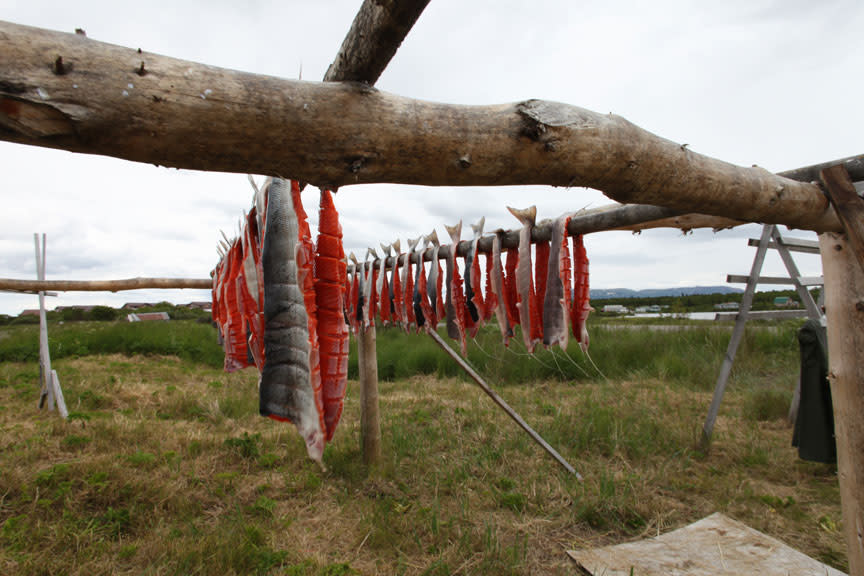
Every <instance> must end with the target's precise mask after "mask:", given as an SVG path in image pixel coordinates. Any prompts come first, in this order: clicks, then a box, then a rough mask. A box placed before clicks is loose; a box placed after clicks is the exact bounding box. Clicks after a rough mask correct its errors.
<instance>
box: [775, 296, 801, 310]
mask: <svg viewBox="0 0 864 576" xmlns="http://www.w3.org/2000/svg"><path fill="white" fill-rule="evenodd" d="M774 306H776V307H777V308H797V307H798V301H797V300H794V299H792V298H790V297H789V296H777V297H776V298H774Z"/></svg>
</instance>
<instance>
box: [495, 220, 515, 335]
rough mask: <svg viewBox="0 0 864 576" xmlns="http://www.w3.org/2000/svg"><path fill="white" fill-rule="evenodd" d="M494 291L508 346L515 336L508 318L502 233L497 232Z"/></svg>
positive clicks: (497, 317) (497, 311)
mask: <svg viewBox="0 0 864 576" xmlns="http://www.w3.org/2000/svg"><path fill="white" fill-rule="evenodd" d="M492 292H494V294H495V298H496V299H497V300H498V305H497V306H496V307H495V319H496V320H497V321H498V328H499V329H500V330H501V337H502V338H503V339H504V345H505V346H507V345H508V343H509V341H510V338H512V337H513V329H512V328H511V327H510V321H509V320H508V319H507V300H506V298H507V295H506V294H504V274H503V265H502V263H501V235H500V234H497V233H496V234H495V236H493V237H492Z"/></svg>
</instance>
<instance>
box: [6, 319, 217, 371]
mask: <svg viewBox="0 0 864 576" xmlns="http://www.w3.org/2000/svg"><path fill="white" fill-rule="evenodd" d="M0 334H3V336H4V337H0V362H10V361H15V362H28V361H38V359H39V327H38V326H8V327H4V328H0ZM48 336H49V350H50V352H51V358H52V359H59V358H75V357H80V356H89V355H91V354H123V355H126V356H133V355H136V354H143V355H171V356H177V357H178V358H182V359H183V360H188V361H190V362H196V363H202V364H207V365H208V366H213V367H218V366H221V365H222V363H223V355H222V349H221V348H220V347H219V345H218V344H217V342H216V329H215V328H213V327H212V326H211V325H210V324H208V323H202V322H196V321H191V320H172V321H169V322H134V323H127V322H119V321H118V322H75V323H70V324H50V323H49V327H48Z"/></svg>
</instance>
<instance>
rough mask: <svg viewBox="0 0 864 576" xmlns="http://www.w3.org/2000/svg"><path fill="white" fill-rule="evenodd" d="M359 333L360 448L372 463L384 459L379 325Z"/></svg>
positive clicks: (369, 463) (368, 463)
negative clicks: (378, 346)
mask: <svg viewBox="0 0 864 576" xmlns="http://www.w3.org/2000/svg"><path fill="white" fill-rule="evenodd" d="M359 332H360V333H359V334H358V335H357V366H358V368H359V372H360V448H361V449H362V450H363V462H364V463H365V464H367V465H369V466H372V465H375V464H377V463H378V462H380V461H381V422H380V417H379V412H378V352H377V349H376V345H375V325H374V324H373V325H371V326H369V328H367V329H366V330H360V331H359Z"/></svg>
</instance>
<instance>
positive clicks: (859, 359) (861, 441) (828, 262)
mask: <svg viewBox="0 0 864 576" xmlns="http://www.w3.org/2000/svg"><path fill="white" fill-rule="evenodd" d="M819 242H820V245H821V249H822V269H823V273H824V275H825V312H826V317H827V320H828V380H829V381H830V382H831V396H832V400H833V404H834V433H835V436H836V440H837V466H838V470H839V474H838V480H839V483H840V503H841V507H842V509H843V530H844V532H845V535H846V545H847V547H848V554H849V575H850V576H864V418H862V414H864V271H862V269H861V266H859V265H858V261H857V260H856V258H855V255H854V250H853V248H852V246H851V245H850V244H849V242H848V241H847V238H846V235H845V234H842V235H841V234H832V233H825V234H821V235H820V236H819Z"/></svg>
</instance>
